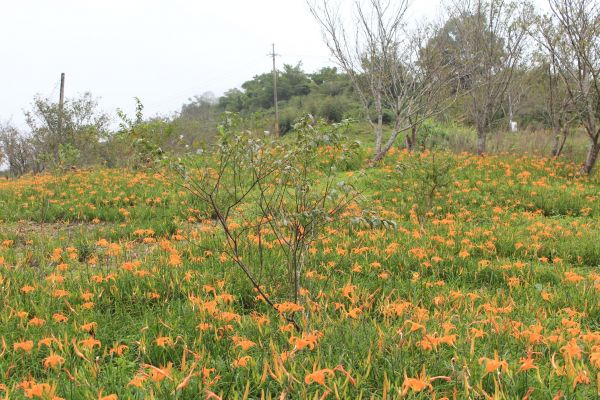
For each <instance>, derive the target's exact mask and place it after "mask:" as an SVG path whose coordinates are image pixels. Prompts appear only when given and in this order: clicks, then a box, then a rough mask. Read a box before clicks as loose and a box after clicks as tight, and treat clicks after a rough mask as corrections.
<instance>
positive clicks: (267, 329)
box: [0, 119, 600, 399]
mask: <svg viewBox="0 0 600 400" xmlns="http://www.w3.org/2000/svg"><path fill="white" fill-rule="evenodd" d="M225 123H227V124H229V125H227V124H225ZM346 129H347V127H346V126H345V125H337V126H330V125H327V124H323V123H319V122H316V121H311V120H305V121H303V122H301V123H300V124H299V125H297V126H296V130H295V131H293V132H291V133H290V134H289V135H288V137H287V139H286V140H288V142H287V143H282V142H281V141H279V140H273V138H270V137H269V136H264V135H263V134H258V133H254V134H251V135H250V136H248V135H249V134H247V133H243V132H242V131H241V130H240V128H239V127H236V126H235V125H234V124H232V120H231V119H229V120H228V121H224V125H221V134H222V135H221V139H220V143H221V144H220V146H221V149H220V150H216V151H215V152H211V153H208V152H207V153H206V154H205V155H204V156H203V157H201V158H197V157H195V158H192V159H190V160H181V161H177V162H176V161H175V160H170V161H169V162H168V163H167V164H164V163H158V164H153V166H151V167H149V168H151V169H143V170H140V171H137V172H136V171H131V170H123V169H95V170H89V171H83V170H81V171H71V172H68V173H65V174H61V175H49V174H42V175H35V176H27V177H23V178H20V179H18V180H8V181H2V182H1V183H0V205H1V207H0V219H1V220H2V223H1V225H0V226H1V229H0V236H1V237H0V243H1V247H0V282H1V283H0V297H1V302H2V305H3V307H2V312H1V313H0V319H1V321H2V323H1V324H0V373H1V374H2V383H1V384H0V395H3V396H5V397H7V398H54V399H58V398H83V399H85V398H90V399H92V398H93V399H96V398H101V399H115V398H198V397H201V398H202V397H206V398H214V399H217V398H259V397H265V398H281V397H284V398H286V397H287V398H324V397H325V398H398V397H411V398H431V397H435V398H524V397H528V398H551V397H554V396H558V397H559V398H581V399H584V398H585V399H587V398H593V397H595V396H596V395H597V394H598V388H597V382H598V379H599V377H600V326H599V324H598V321H600V302H599V301H598V300H599V298H600V275H599V274H598V266H599V265H600V247H599V246H598V242H599V240H600V230H599V228H598V216H599V214H600V197H599V196H598V193H599V192H600V190H599V188H600V182H599V181H598V179H597V177H596V178H590V177H588V176H586V175H581V174H580V171H579V168H578V166H577V165H576V164H574V163H565V162H562V161H559V160H553V159H550V158H536V157H529V156H518V157H517V156H510V155H502V156H486V157H479V156H474V155H468V154H466V153H464V154H461V155H453V154H451V153H448V152H445V151H434V152H430V151H424V152H413V153H411V152H408V151H406V150H403V151H402V150H395V149H392V150H391V151H390V152H389V154H388V155H387V156H386V157H385V158H384V159H383V161H382V163H380V164H378V165H377V166H376V167H372V168H366V169H365V168H364V167H366V166H367V165H368V160H369V159H370V157H371V156H372V154H373V148H372V147H369V148H363V149H360V148H356V147H354V146H355V144H352V143H346V142H345V140H344V136H345V135H344V132H345V130H346ZM239 144H241V145H243V147H244V148H252V149H254V150H255V151H252V152H251V153H252V154H254V155H253V156H244V155H243V154H246V153H243V154H242V153H240V152H239V151H237V150H235V149H236V148H238V147H236V146H238V145H239ZM349 145H350V146H352V147H354V148H355V150H354V151H352V152H351V153H348V152H347V151H343V149H344V147H345V146H349ZM298 149H304V150H298ZM290 152H291V153H290ZM151 153H152V152H149V153H147V154H151ZM236 157H238V158H237V159H236ZM240 157H244V160H241V159H240ZM148 159H150V158H148ZM290 159H293V162H287V161H286V160H290ZM234 160H236V162H232V161H234ZM169 165H171V166H170V167H169ZM303 165H304V167H302V166H303ZM290 169H293V171H291V170H290ZM287 173H289V174H291V175H285V174H287ZM192 178H193V180H192ZM219 181H221V183H219ZM193 182H197V183H198V184H199V185H200V186H198V187H199V188H200V189H201V190H203V191H204V192H202V193H204V194H202V195H199V194H198V193H197V192H195V191H194V187H195V184H194V183H193ZM202 182H203V183H202ZM211 182H212V183H211ZM257 182H258V183H257ZM285 182H287V183H285ZM209 183H210V184H209ZM275 183H280V184H281V186H275V185H274V184H275ZM307 183H310V185H309V186H307ZM260 185H263V186H262V187H261V188H259V186H260ZM214 188H217V189H216V190H214ZM335 192H337V195H336V193H335ZM246 193H247V194H246ZM323 196H325V197H323ZM339 196H342V197H339ZM211 199H212V201H213V203H211ZM319 199H321V200H319ZM207 200H208V201H207ZM315 200H319V201H316V202H315ZM342 204H343V207H340V205H342ZM290 250H292V251H294V250H295V251H297V252H298V253H297V254H302V257H294V256H293V254H290ZM241 266H243V267H244V268H241ZM249 275H251V276H252V277H253V280H249V279H248V276H249Z"/></svg>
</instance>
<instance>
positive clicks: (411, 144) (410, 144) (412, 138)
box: [406, 125, 418, 151]
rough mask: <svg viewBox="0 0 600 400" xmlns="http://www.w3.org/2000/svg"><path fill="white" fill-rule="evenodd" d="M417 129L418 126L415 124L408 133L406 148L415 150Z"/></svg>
mask: <svg viewBox="0 0 600 400" xmlns="http://www.w3.org/2000/svg"><path fill="white" fill-rule="evenodd" d="M417 129H418V128H417V126H416V125H413V126H412V127H411V128H410V133H409V134H408V135H406V149H407V150H408V151H413V150H414V149H415V146H416V145H417Z"/></svg>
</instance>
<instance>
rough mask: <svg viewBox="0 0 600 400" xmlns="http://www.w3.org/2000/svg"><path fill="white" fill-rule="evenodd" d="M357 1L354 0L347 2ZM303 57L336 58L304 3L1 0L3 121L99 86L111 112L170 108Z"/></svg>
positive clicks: (309, 60) (417, 10) (420, 1)
mask: <svg viewBox="0 0 600 400" xmlns="http://www.w3.org/2000/svg"><path fill="white" fill-rule="evenodd" d="M342 2H348V3H349V2H350V0H342ZM438 12H439V1H438V0H414V1H413V4H412V5H411V9H410V16H411V19H422V18H423V17H426V16H427V17H429V16H436V13H438ZM273 42H274V43H275V46H276V52H277V53H279V54H281V57H279V58H278V60H277V62H278V64H279V65H280V66H281V65H282V64H283V63H288V64H295V63H297V62H298V61H302V63H303V66H304V70H305V71H307V72H312V71H315V70H317V69H318V68H320V67H322V66H325V65H333V62H332V61H331V59H330V57H329V53H328V50H327V48H326V47H325V45H324V44H323V40H322V36H321V32H320V29H319V27H318V25H317V24H316V22H315V21H314V20H313V18H312V16H311V15H310V13H309V11H308V9H307V6H306V3H305V1H304V0H220V1H214V0H52V1H49V0H0V51H1V57H2V62H1V63H0V83H1V86H0V121H7V120H12V122H13V123H15V124H17V125H19V126H22V125H23V117H22V110H23V109H24V108H28V107H29V104H30V103H31V100H32V99H33V96H34V95H35V94H36V93H38V94H40V95H42V96H45V97H51V98H58V95H59V81H60V73H61V72H65V73H66V96H67V97H69V96H74V95H77V94H79V93H82V92H86V91H89V92H91V93H92V94H93V95H94V96H96V97H98V98H99V100H100V105H101V108H102V109H103V110H105V111H106V112H108V113H110V114H111V115H114V111H115V109H116V108H123V109H124V110H126V111H128V112H131V110H132V109H133V97H134V96H137V97H139V98H140V99H141V100H142V103H143V104H144V106H145V108H146V111H145V113H146V115H147V116H150V115H155V114H162V115H168V114H171V113H172V112H174V111H176V110H178V109H179V108H180V107H181V105H182V104H183V103H184V102H186V100H187V99H188V98H189V97H191V96H194V95H196V94H201V93H203V92H207V91H211V92H213V93H214V94H215V95H217V96H219V95H221V94H223V92H224V91H226V90H227V89H230V88H234V87H239V86H240V85H241V84H242V83H243V82H244V81H246V80H248V79H251V78H252V77H253V76H254V75H256V74H259V73H262V72H267V71H269V70H270V68H271V59H270V58H269V57H267V53H269V52H270V50H271V43H273Z"/></svg>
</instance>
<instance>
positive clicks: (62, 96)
mask: <svg viewBox="0 0 600 400" xmlns="http://www.w3.org/2000/svg"><path fill="white" fill-rule="evenodd" d="M64 106H65V73H64V72H63V73H61V74H60V98H59V100H58V135H59V136H62V133H63V126H62V125H63V108H64Z"/></svg>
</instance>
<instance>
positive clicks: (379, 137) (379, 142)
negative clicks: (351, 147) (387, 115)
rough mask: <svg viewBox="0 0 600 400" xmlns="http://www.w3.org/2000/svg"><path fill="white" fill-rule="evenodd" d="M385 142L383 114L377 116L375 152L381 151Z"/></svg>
mask: <svg viewBox="0 0 600 400" xmlns="http://www.w3.org/2000/svg"><path fill="white" fill-rule="evenodd" d="M382 143H383V116H382V115H379V116H377V126H375V154H379V153H381V145H382Z"/></svg>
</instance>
